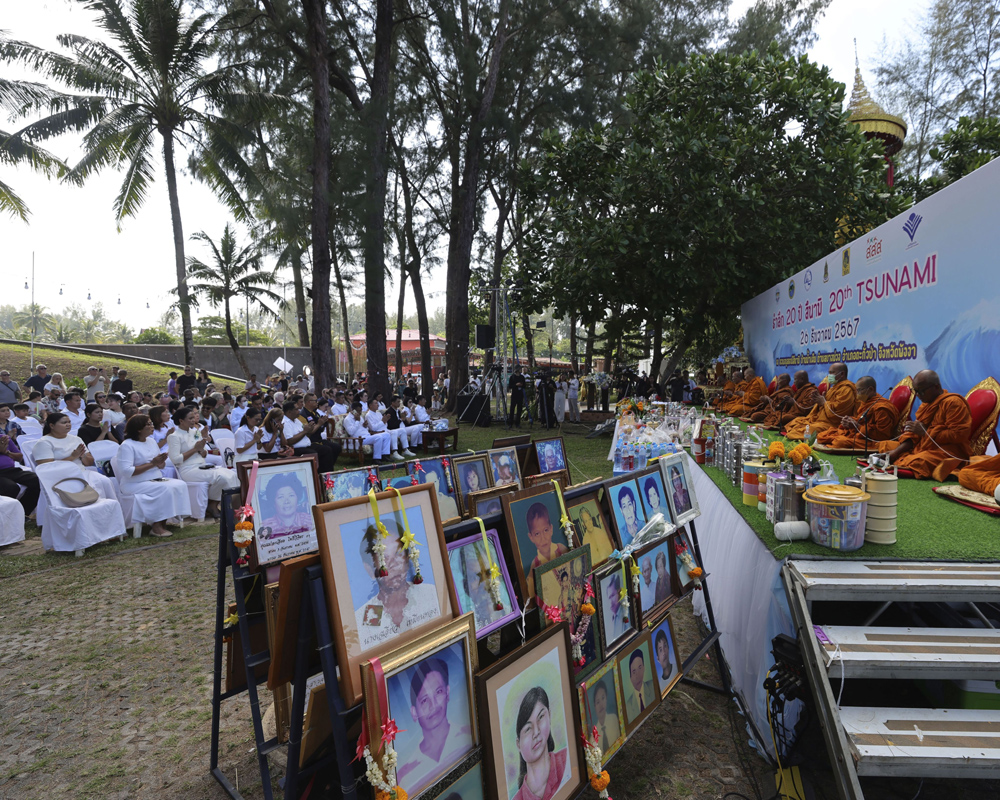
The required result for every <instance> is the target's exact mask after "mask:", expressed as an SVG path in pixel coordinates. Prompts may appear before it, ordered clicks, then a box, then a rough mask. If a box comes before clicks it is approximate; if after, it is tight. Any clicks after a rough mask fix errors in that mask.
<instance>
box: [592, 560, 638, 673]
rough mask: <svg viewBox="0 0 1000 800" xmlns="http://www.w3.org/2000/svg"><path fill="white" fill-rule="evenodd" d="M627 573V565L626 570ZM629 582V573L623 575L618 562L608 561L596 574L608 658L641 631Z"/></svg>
mask: <svg viewBox="0 0 1000 800" xmlns="http://www.w3.org/2000/svg"><path fill="white" fill-rule="evenodd" d="M627 572H628V568H627V567H626V569H625V573H627ZM627 581H628V577H627V574H623V571H622V566H621V563H620V562H618V561H615V562H612V563H610V564H607V565H606V566H604V567H602V568H601V569H598V570H597V571H596V572H595V573H594V595H595V598H594V599H595V601H596V603H597V605H596V609H597V613H596V614H594V616H595V617H596V618H597V622H598V623H599V624H600V626H601V641H602V642H603V643H604V657H605V658H608V657H609V656H610V655H611V654H612V653H614V652H615V651H617V650H619V649H620V648H621V647H622V646H624V644H625V643H626V642H627V641H628V640H629V639H630V638H631V636H632V634H634V633H636V632H637V631H638V630H639V619H638V614H636V613H635V601H634V599H633V597H632V591H631V589H630V588H629V586H628V584H627ZM623 588H624V589H625V591H624V593H623V592H622V589H623Z"/></svg>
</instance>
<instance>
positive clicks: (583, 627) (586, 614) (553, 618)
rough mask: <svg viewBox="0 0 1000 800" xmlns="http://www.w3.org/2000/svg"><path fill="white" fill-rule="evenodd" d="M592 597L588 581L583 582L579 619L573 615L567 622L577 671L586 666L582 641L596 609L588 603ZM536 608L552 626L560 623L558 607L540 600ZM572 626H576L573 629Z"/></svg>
mask: <svg viewBox="0 0 1000 800" xmlns="http://www.w3.org/2000/svg"><path fill="white" fill-rule="evenodd" d="M593 596H594V588H593V586H591V585H590V581H589V580H587V581H584V584H583V602H582V603H580V613H579V619H576V617H577V615H576V614H574V615H573V617H574V618H573V619H570V620H568V622H569V640H570V642H571V644H572V645H573V652H572V656H573V664H574V665H576V668H577V669H583V668H584V667H585V666H586V665H587V659H586V658H584V656H583V640H584V639H585V638H587V631H588V630H590V621H591V618H592V617H593V616H594V614H595V613H596V611H597V609H596V608H594V605H593V604H592V603H590V602H588V601H589V600H590V599H591V598H592V597H593ZM538 608H539V609H540V610H541V612H542V615H543V616H544V617H545V619H547V620H548V621H549V622H550V623H552V624H553V625H554V624H556V623H558V622H562V610H561V609H560V608H559V606H550V605H546V604H545V603H543V602H542V601H541V600H539V601H538ZM574 625H575V626H576V627H575V628H574Z"/></svg>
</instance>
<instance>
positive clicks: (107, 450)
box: [87, 440, 119, 469]
mask: <svg viewBox="0 0 1000 800" xmlns="http://www.w3.org/2000/svg"><path fill="white" fill-rule="evenodd" d="M118 448H119V444H118V442H109V441H107V440H102V441H100V442H91V443H90V444H88V445H87V449H88V450H89V451H90V454H91V455H92V456H93V457H94V461H110V460H111V459H113V458H114V457H115V455H116V454H117V453H118ZM92 469H99V468H98V467H92Z"/></svg>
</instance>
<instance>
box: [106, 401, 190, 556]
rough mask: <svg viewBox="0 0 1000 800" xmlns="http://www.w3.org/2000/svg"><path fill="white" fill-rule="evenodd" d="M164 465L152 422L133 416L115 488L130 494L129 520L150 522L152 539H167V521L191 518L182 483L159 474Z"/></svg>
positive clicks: (123, 445) (124, 444)
mask: <svg viewBox="0 0 1000 800" xmlns="http://www.w3.org/2000/svg"><path fill="white" fill-rule="evenodd" d="M166 463H167V454H166V453H161V452H160V448H159V447H158V446H157V444H156V440H155V439H154V438H153V423H152V421H151V420H150V419H149V417H147V416H146V415H145V414H136V415H135V416H134V417H132V419H130V420H129V421H128V422H127V423H126V424H125V441H124V442H122V446H121V447H120V448H119V450H118V485H119V486H120V487H121V491H122V494H128V495H132V497H133V498H134V500H135V505H134V506H133V510H132V519H133V520H134V521H135V522H148V523H151V530H150V533H151V534H152V535H153V536H161V537H162V536H170V531H168V530H167V527H166V521H167V520H168V519H170V518H171V517H188V516H190V515H191V500H190V495H189V494H188V490H187V485H186V484H185V483H184V481H179V480H170V479H169V478H165V477H163V473H162V472H161V471H160V470H161V469H162V467H163V466H164V465H165V464H166Z"/></svg>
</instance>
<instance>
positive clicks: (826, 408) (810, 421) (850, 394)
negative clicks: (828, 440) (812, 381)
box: [785, 361, 858, 441]
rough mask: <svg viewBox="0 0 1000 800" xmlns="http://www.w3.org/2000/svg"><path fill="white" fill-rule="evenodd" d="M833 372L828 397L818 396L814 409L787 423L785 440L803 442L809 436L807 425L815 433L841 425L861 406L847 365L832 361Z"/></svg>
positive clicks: (831, 370) (831, 368) (811, 432)
mask: <svg viewBox="0 0 1000 800" xmlns="http://www.w3.org/2000/svg"><path fill="white" fill-rule="evenodd" d="M830 375H831V376H832V377H833V381H834V382H833V384H832V385H831V386H830V388H829V389H827V391H826V396H825V397H824V396H823V395H818V396H817V397H816V405H814V406H813V408H812V411H810V412H809V413H808V414H806V415H804V416H801V417H796V418H795V419H793V420H792V421H791V422H789V423H788V424H787V425H786V426H785V438H786V439H793V440H794V439H798V440H799V441H801V440H803V439H805V438H806V428H809V435H810V436H812V435H813V434H817V433H822V432H823V431H826V430H829V429H830V428H836V427H838V426H839V425H840V421H841V420H842V419H843V418H844V417H849V416H851V415H853V414H854V412H855V410H856V409H857V407H858V389H857V387H856V386H855V385H854V383H852V382H851V381H849V380H847V364H844V363H843V362H842V361H838V362H837V363H836V364H831V365H830Z"/></svg>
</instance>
